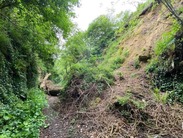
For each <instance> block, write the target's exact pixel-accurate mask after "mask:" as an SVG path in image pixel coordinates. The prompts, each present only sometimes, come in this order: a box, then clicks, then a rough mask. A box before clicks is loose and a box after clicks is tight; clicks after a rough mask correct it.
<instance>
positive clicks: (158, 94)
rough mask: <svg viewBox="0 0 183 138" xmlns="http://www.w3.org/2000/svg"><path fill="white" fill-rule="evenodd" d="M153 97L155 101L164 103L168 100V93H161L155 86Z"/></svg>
mask: <svg viewBox="0 0 183 138" xmlns="http://www.w3.org/2000/svg"><path fill="white" fill-rule="evenodd" d="M154 97H155V99H156V101H157V102H161V103H163V104H166V103H167V101H168V97H169V93H168V92H165V93H161V92H160V90H159V89H158V88H155V89H154Z"/></svg>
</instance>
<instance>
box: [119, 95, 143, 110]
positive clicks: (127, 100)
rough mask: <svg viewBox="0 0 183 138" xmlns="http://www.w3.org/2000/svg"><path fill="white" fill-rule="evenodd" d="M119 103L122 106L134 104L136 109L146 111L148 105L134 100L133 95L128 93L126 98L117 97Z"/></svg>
mask: <svg viewBox="0 0 183 138" xmlns="http://www.w3.org/2000/svg"><path fill="white" fill-rule="evenodd" d="M117 101H118V103H119V104H120V105H121V106H124V105H126V104H129V103H132V104H134V105H135V107H136V108H138V109H144V108H145V107H146V103H145V102H143V101H138V100H133V99H132V94H131V93H127V94H126V95H125V96H123V97H121V96H118V97H117Z"/></svg>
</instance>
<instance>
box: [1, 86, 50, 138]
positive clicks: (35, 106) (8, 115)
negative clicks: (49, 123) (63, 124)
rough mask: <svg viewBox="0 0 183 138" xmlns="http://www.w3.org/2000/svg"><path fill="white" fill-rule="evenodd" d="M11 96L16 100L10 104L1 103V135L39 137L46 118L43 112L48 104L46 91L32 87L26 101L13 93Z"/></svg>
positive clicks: (13, 137)
mask: <svg viewBox="0 0 183 138" xmlns="http://www.w3.org/2000/svg"><path fill="white" fill-rule="evenodd" d="M9 98H10V99H12V100H13V101H14V102H13V103H11V104H9V105H5V104H3V103H0V111H1V112H0V137H2V138H10V137H11V138H18V137H19V138H20V137H30V138H33V137H34V138H38V137H39V133H40V132H39V129H40V127H41V126H43V125H44V120H45V117H44V115H43V114H42V109H43V108H44V107H45V105H46V99H45V95H44V92H42V91H40V90H38V89H31V90H30V91H29V94H28V97H27V100H26V101H21V100H19V99H18V98H16V96H15V95H13V94H12V95H9ZM20 132H21V133H20Z"/></svg>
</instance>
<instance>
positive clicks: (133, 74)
mask: <svg viewBox="0 0 183 138" xmlns="http://www.w3.org/2000/svg"><path fill="white" fill-rule="evenodd" d="M159 12H161V14H160V13H159ZM168 14H169V13H168V12H167V11H166V10H165V9H162V7H161V6H158V7H157V8H155V9H153V11H151V12H149V13H147V14H146V15H144V16H142V17H140V18H141V23H140V25H139V26H138V27H137V28H136V29H135V30H134V33H133V34H132V35H131V36H130V37H128V38H127V39H125V40H123V41H122V42H121V43H120V46H119V47H123V49H124V50H125V49H127V50H129V53H130V54H129V57H128V58H127V59H126V60H125V62H124V63H123V65H122V67H121V68H119V69H118V70H116V74H118V73H119V72H121V73H122V74H123V76H124V79H122V80H120V79H119V76H118V75H116V82H115V85H114V86H110V88H109V89H107V90H105V91H104V96H103V97H102V98H101V97H97V98H96V99H95V100H94V101H92V103H91V106H90V107H89V108H87V109H80V110H79V111H76V110H73V107H72V106H69V107H66V106H65V107H63V105H60V104H58V103H59V102H56V103H57V105H58V107H56V109H59V110H56V112H57V113H59V115H58V116H57V117H55V116H54V117H51V118H52V119H50V120H49V123H50V126H49V127H48V128H46V129H43V130H42V133H41V138H69V137H71V138H82V137H83V138H85V137H86V138H87V137H89V138H159V137H160V138H161V137H162V138H182V137H183V129H182V122H183V110H182V108H181V107H180V106H179V105H174V106H168V105H162V104H160V103H157V102H156V101H155V100H154V97H153V94H152V92H151V86H150V82H149V79H148V77H147V75H146V74H145V66H146V63H140V68H138V69H136V68H135V66H134V65H135V60H136V59H137V58H138V56H139V55H149V54H150V55H153V48H154V46H155V43H156V41H157V40H158V39H160V37H161V35H162V33H164V32H167V31H168V30H169V29H170V25H171V22H170V20H169V19H168ZM127 92H128V93H131V94H132V97H131V99H133V100H134V101H142V102H144V103H145V104H146V108H145V109H143V110H142V109H138V108H136V107H135V106H134V104H132V103H131V102H129V103H128V104H127V105H126V106H127V108H125V107H119V105H116V100H117V98H116V97H117V96H124V95H126V93H127ZM55 100H56V99H52V97H48V101H49V103H50V108H51V111H50V109H47V111H45V114H48V115H49V114H50V113H52V110H53V109H54V108H55V107H54V106H53V104H52V103H53V102H55ZM93 103H95V104H93ZM124 112H126V113H127V114H126V115H125V114H123V113H124ZM125 116H127V117H128V119H127V118H126V117H125ZM70 130H71V131H72V133H71V132H69V131H70Z"/></svg>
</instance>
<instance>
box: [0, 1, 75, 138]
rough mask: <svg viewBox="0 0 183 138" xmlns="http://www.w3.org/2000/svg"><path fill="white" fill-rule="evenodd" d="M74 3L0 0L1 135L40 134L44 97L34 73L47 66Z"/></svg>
mask: <svg viewBox="0 0 183 138" xmlns="http://www.w3.org/2000/svg"><path fill="white" fill-rule="evenodd" d="M77 3H78V1H77V0H68V1H64V2H62V3H60V2H59V1H57V0H56V1H54V2H53V1H37V0H33V1H26V0H21V1H19V0H1V1H0V32H1V33H0V138H37V137H39V128H40V126H42V125H43V124H44V123H43V122H44V116H43V114H42V109H43V107H45V105H46V101H45V100H46V99H45V95H44V93H43V92H42V91H40V90H39V89H38V85H39V83H38V76H40V75H42V74H44V73H45V72H50V71H51V70H52V69H51V68H52V65H53V62H54V57H55V56H56V53H57V51H58V38H57V35H56V33H57V32H62V34H63V36H64V37H66V36H67V35H68V33H69V31H70V30H71V27H72V23H71V21H70V17H71V16H72V15H73V13H71V11H70V10H71V9H70V8H71V7H72V6H74V5H76V4H77ZM43 5H44V8H43ZM50 5H52V6H51V7H50ZM45 7H46V8H45ZM68 8H69V9H70V10H69V9H68ZM55 12H56V13H57V14H54V13H55Z"/></svg>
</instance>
